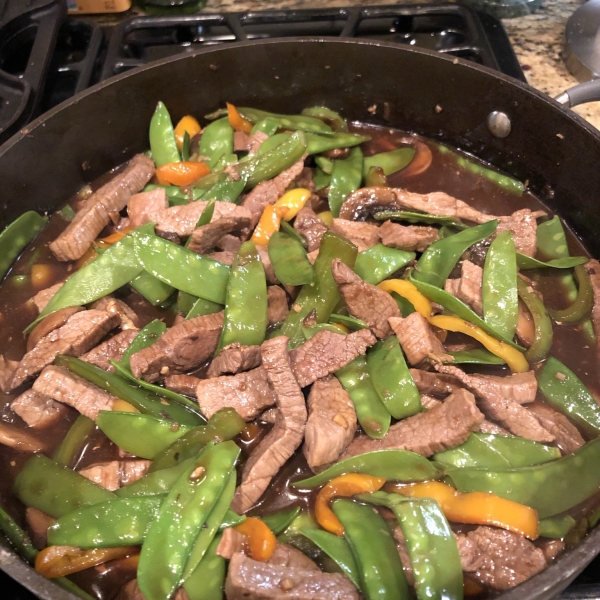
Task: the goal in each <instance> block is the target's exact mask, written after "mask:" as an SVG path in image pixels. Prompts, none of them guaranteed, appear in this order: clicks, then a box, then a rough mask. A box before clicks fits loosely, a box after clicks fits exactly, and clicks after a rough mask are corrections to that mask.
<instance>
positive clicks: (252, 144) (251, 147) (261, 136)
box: [248, 131, 269, 154]
mask: <svg viewBox="0 0 600 600" xmlns="http://www.w3.org/2000/svg"><path fill="white" fill-rule="evenodd" d="M267 139H269V136H268V135H267V134H266V133H265V132H264V131H255V132H254V133H253V134H252V135H251V136H250V139H249V140H248V152H250V154H255V153H256V152H258V151H259V149H260V147H261V146H262V145H263V143H264V142H265V140H267Z"/></svg>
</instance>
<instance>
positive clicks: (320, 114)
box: [302, 106, 348, 131]
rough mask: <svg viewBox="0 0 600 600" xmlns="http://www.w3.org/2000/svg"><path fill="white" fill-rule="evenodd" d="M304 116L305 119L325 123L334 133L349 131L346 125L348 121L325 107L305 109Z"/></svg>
mask: <svg viewBox="0 0 600 600" xmlns="http://www.w3.org/2000/svg"><path fill="white" fill-rule="evenodd" d="M302 114H303V115H304V116H305V117H314V118H315V119H320V120H321V121H325V123H327V125H330V126H331V128H332V129H333V130H334V131H348V125H346V121H344V119H343V118H342V117H341V115H339V114H338V113H336V112H335V111H334V110H331V109H330V108H327V107H325V106H310V107H309V108H305V109H304V110H303V111H302Z"/></svg>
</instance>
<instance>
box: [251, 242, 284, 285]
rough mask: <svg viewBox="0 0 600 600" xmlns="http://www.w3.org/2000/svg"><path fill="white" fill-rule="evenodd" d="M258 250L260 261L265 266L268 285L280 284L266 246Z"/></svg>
mask: <svg viewBox="0 0 600 600" xmlns="http://www.w3.org/2000/svg"><path fill="white" fill-rule="evenodd" d="M256 250H257V251H258V255H259V256H260V261H261V262H262V264H263V268H264V270H265V277H266V278H267V283H270V284H276V283H279V279H277V276H276V275H275V270H274V269H273V265H272V264H271V259H270V258H269V253H268V251H267V249H266V248H265V247H264V246H257V247H256Z"/></svg>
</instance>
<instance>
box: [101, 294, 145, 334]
mask: <svg viewBox="0 0 600 600" xmlns="http://www.w3.org/2000/svg"><path fill="white" fill-rule="evenodd" d="M92 308H95V309H96V310H104V311H106V312H107V313H108V314H111V315H117V316H118V317H119V319H120V323H119V327H120V328H121V329H123V330H125V329H135V330H137V329H139V328H140V318H139V317H138V316H137V315H136V314H135V311H134V310H133V309H132V308H130V307H129V306H128V305H127V304H125V302H123V301H122V300H117V299H116V298H113V297H112V296H105V297H104V298H101V299H100V300H98V301H97V302H94V304H92Z"/></svg>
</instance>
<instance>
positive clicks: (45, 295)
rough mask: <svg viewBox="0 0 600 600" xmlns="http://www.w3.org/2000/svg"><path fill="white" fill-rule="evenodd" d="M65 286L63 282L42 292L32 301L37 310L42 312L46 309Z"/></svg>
mask: <svg viewBox="0 0 600 600" xmlns="http://www.w3.org/2000/svg"><path fill="white" fill-rule="evenodd" d="M62 286H63V282H60V283H55V284H54V285H51V286H50V287H49V288H46V289H45V290H40V291H39V292H38V293H37V294H36V295H35V296H34V297H33V298H32V299H31V301H32V302H33V303H34V304H35V305H36V306H37V309H38V310H39V311H40V312H42V311H43V310H44V309H45V308H46V304H48V302H50V300H52V297H53V296H54V294H56V292H58V290H60V288H61V287H62Z"/></svg>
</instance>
